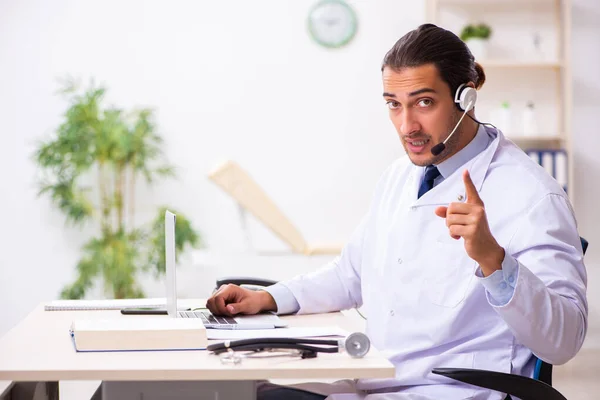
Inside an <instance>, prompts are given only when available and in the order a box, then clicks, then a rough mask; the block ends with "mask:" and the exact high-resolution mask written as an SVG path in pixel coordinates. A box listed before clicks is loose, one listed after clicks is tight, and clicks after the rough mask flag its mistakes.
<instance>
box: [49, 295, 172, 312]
mask: <svg viewBox="0 0 600 400" xmlns="http://www.w3.org/2000/svg"><path fill="white" fill-rule="evenodd" d="M165 307H166V300H165V298H164V297H163V298H153V299H108V300H54V301H51V302H50V303H47V304H45V305H44V310H45V311H67V310H74V311H75V310H120V309H122V308H165Z"/></svg>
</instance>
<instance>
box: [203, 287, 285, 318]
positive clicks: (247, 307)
mask: <svg viewBox="0 0 600 400" xmlns="http://www.w3.org/2000/svg"><path fill="white" fill-rule="evenodd" d="M206 307H207V308H208V309H209V310H210V312H211V313H213V314H215V315H227V316H229V317H232V316H234V315H237V314H258V313H259V312H261V311H277V304H276V303H275V300H274V299H273V296H271V294H270V293H269V292H266V291H264V290H250V289H244V288H242V287H240V286H237V285H232V284H229V285H223V286H221V287H220V288H219V289H218V290H217V291H216V292H215V293H213V295H212V296H211V297H210V298H209V299H208V301H207V302H206Z"/></svg>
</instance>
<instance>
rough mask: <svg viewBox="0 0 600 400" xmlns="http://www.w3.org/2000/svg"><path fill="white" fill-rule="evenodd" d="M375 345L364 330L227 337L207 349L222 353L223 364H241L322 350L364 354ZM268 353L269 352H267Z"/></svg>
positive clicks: (314, 352)
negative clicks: (335, 335)
mask: <svg viewBox="0 0 600 400" xmlns="http://www.w3.org/2000/svg"><path fill="white" fill-rule="evenodd" d="M370 348H371V341H370V340H369V338H368V337H367V335H365V334H364V333H361V332H354V333H351V334H350V335H348V336H347V337H345V338H343V339H305V338H257V339H241V340H233V341H230V340H226V341H224V342H222V343H214V344H211V345H208V347H207V350H208V351H211V352H212V353H213V354H217V355H220V356H221V362H222V363H223V364H239V363H241V362H242V359H244V358H266V357H282V356H287V357H298V358H301V359H304V358H315V357H316V356H317V354H318V353H342V352H346V353H348V355H350V357H353V358H362V357H364V356H365V355H366V354H367V353H368V352H369V349H370ZM265 353H266V354H265Z"/></svg>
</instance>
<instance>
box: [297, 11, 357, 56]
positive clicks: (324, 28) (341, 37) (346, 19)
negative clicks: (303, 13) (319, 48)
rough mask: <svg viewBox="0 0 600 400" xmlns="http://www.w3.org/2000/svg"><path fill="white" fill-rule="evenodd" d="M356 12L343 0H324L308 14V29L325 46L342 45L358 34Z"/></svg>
mask: <svg viewBox="0 0 600 400" xmlns="http://www.w3.org/2000/svg"><path fill="white" fill-rule="evenodd" d="M356 25H357V24H356V14H355V13H354V10H353V9H352V8H351V7H350V6H349V5H348V4H346V3H345V2H344V1H343V0H322V1H320V2H319V3H317V4H316V5H315V6H314V7H313V8H312V9H311V11H310V14H309V15H308V30H309V32H310V34H311V36H312V37H313V39H314V40H315V41H316V42H317V43H319V44H321V45H323V46H325V47H341V46H343V45H345V44H347V43H348V42H349V41H350V40H351V39H352V38H353V37H354V35H355V34H356Z"/></svg>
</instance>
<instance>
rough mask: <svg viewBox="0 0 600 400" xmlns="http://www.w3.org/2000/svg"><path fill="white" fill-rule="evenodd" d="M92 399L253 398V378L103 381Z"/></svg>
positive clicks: (254, 394)
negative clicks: (240, 379)
mask: <svg viewBox="0 0 600 400" xmlns="http://www.w3.org/2000/svg"><path fill="white" fill-rule="evenodd" d="M100 391H101V393H96V394H95V395H94V397H93V399H94V400H96V399H98V400H130V399H143V398H146V396H147V397H151V398H152V399H153V400H154V399H156V400H158V399H161V400H162V399H165V400H167V399H169V400H170V399H173V400H177V399H186V400H187V399H192V398H194V399H211V400H225V399H236V400H256V382H255V381H131V382H129V381H128V382H102V385H101V386H100Z"/></svg>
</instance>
